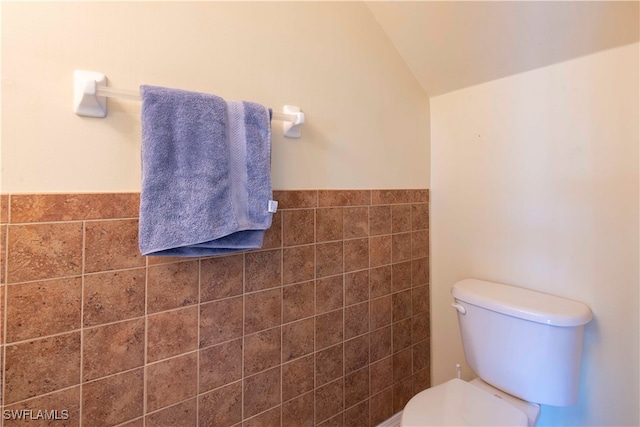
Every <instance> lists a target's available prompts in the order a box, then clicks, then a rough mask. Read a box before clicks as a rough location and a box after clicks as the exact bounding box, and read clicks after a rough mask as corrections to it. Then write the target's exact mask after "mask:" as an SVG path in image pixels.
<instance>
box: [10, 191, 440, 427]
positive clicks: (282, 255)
mask: <svg viewBox="0 0 640 427" xmlns="http://www.w3.org/2000/svg"><path fill="white" fill-rule="evenodd" d="M275 198H276V199H277V200H279V202H280V209H279V211H278V213H277V214H276V215H275V216H274V221H273V226H272V228H271V229H270V230H269V231H268V232H267V234H266V237H265V245H264V248H263V249H262V250H259V251H249V252H244V253H238V254H232V255H228V256H223V257H209V258H160V257H148V258H147V257H143V256H141V255H140V253H139V252H138V247H137V245H138V242H137V232H138V220H137V215H138V205H139V195H138V194H131V193H127V194H41V195H2V196H0V263H1V264H0V266H1V267H2V268H1V269H0V301H1V302H2V303H1V304H0V316H1V317H0V318H2V319H3V321H4V326H3V327H2V328H0V343H1V345H2V352H1V353H0V355H1V358H0V364H1V366H2V371H1V373H2V376H1V380H2V409H3V411H6V410H16V411H18V410H22V409H32V410H34V412H32V413H31V416H32V417H37V416H38V413H37V410H47V411H52V410H58V411H59V413H58V414H57V415H58V416H59V417H65V414H67V413H68V419H66V420H57V421H51V423H50V425H55V426H67V425H69V426H80V425H82V426H84V427H99V426H107V425H110V426H111V425H126V426H143V425H144V426H147V427H151V426H194V427H195V426H199V427H204V426H236V425H237V426H243V427H244V426H259V425H262V426H279V425H282V426H297V425H305V426H306V425H308V426H311V425H322V426H333V425H347V426H366V425H376V424H377V423H379V422H381V421H383V420H385V419H386V418H388V417H390V416H391V415H392V414H394V413H395V412H397V411H399V410H400V409H402V407H403V406H404V404H405V403H406V402H407V401H408V400H409V398H410V397H411V396H412V395H413V394H415V393H417V392H418V391H420V390H422V389H425V388H427V387H428V386H429V382H430V378H429V360H430V358H429V244H428V242H429V216H428V212H429V203H428V202H429V193H428V190H339V191H338V190H318V191H316V190H313V191H277V192H275ZM62 410H65V411H68V412H64V413H63V412H61V411H62ZM49 414H50V415H51V413H49ZM54 415H55V414H54ZM41 416H42V414H41ZM6 418H7V412H3V417H2V419H0V423H2V425H4V426H14V425H16V426H18V425H36V424H33V421H16V420H12V419H6ZM37 425H49V424H47V422H43V421H42V420H41V421H40V422H39V423H38V424H37Z"/></svg>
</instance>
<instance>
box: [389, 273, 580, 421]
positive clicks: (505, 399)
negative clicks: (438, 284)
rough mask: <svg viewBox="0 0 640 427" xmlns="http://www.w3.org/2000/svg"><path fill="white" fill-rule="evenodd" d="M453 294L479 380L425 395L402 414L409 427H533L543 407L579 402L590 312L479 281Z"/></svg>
mask: <svg viewBox="0 0 640 427" xmlns="http://www.w3.org/2000/svg"><path fill="white" fill-rule="evenodd" d="M451 294H452V295H453V298H454V300H455V302H454V303H453V307H454V308H455V309H456V310H457V311H458V322H459V324H460V332H461V335H462V344H463V347H464V354H465V358H466V361H467V364H468V365H469V367H470V368H471V369H472V370H473V371H474V372H475V373H476V374H477V375H478V377H479V378H476V379H474V380H473V381H471V382H466V381H462V380H460V379H457V378H455V379H452V380H449V381H447V382H445V383H444V384H440V385H438V386H436V387H432V388H430V389H427V390H424V391H422V392H420V393H418V394H417V395H415V396H414V397H413V398H412V399H411V400H410V401H409V403H407V405H406V406H405V408H404V410H403V412H402V419H401V422H400V425H401V426H402V427H409V426H421V427H422V426H445V425H453V426H534V425H535V423H536V421H537V419H538V415H539V414H540V404H543V405H552V406H570V405H574V404H575V403H576V402H577V399H578V379H579V373H580V358H581V354H582V336H583V333H584V325H586V324H587V323H589V322H590V321H591V318H592V315H591V310H590V309H589V307H587V306H586V305H585V304H583V303H581V302H577V301H573V300H568V299H565V298H561V297H557V296H553V295H549V294H544V293H540V292H535V291H532V290H528V289H523V288H517V287H514V286H507V285H502V284H498V283H492V282H485V281H482V280H476V279H466V280H462V281H460V282H458V283H456V284H455V285H454V286H453V289H452V290H451Z"/></svg>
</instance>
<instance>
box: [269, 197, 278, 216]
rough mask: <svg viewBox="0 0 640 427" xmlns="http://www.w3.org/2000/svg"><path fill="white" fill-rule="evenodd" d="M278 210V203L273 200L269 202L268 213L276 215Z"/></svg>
mask: <svg viewBox="0 0 640 427" xmlns="http://www.w3.org/2000/svg"><path fill="white" fill-rule="evenodd" d="M277 210H278V202H276V201H275V200H269V212H271V213H276V211H277Z"/></svg>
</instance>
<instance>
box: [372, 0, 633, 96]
mask: <svg viewBox="0 0 640 427" xmlns="http://www.w3.org/2000/svg"><path fill="white" fill-rule="evenodd" d="M639 4H640V3H639V2H637V1H629V2H614V1H466V2H464V1H406V2H405V1H381V2H378V1H371V2H367V6H368V7H369V9H370V10H371V12H372V13H373V15H374V16H375V18H376V19H377V21H378V22H379V23H380V25H381V26H382V28H383V30H384V31H385V32H386V33H387V35H388V37H389V39H390V40H391V42H392V43H393V44H394V45H395V47H396V49H397V50H398V52H399V53H400V55H401V56H402V57H403V59H404V60H405V62H406V63H407V65H408V66H409V68H410V69H411V70H412V72H413V73H414V75H415V76H416V78H417V79H418V81H419V82H420V84H421V85H422V87H423V89H424V90H425V92H426V93H427V94H428V95H429V96H436V95H439V94H443V93H446V92H450V91H453V90H456V89H461V88H464V87H467V86H471V85H475V84H479V83H483V82H487V81H490V80H495V79H498V78H501V77H506V76H509V75H513V74H517V73H521V72H524V71H528V70H532V69H535V68H539V67H543V66H546V65H551V64H555V63H558V62H562V61H566V60H569V59H572V58H576V57H579V56H582V55H587V54H591V53H594V52H597V51H600V50H604V49H609V48H613V47H616V46H621V45H624V44H629V43H634V42H637V41H638V40H639V38H640V36H639V34H640V31H639V21H640V12H639V11H640V8H639V7H638V6H639Z"/></svg>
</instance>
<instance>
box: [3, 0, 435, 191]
mask: <svg viewBox="0 0 640 427" xmlns="http://www.w3.org/2000/svg"><path fill="white" fill-rule="evenodd" d="M1 7H2V181H1V185H2V188H1V189H2V191H3V192H13V193H15V192H63V191H64V192H68V191H137V190H139V188H140V154H139V152H140V118H139V115H140V105H139V103H135V102H130V101H121V100H110V101H109V104H110V105H109V115H108V117H107V118H106V119H92V118H81V117H78V116H76V115H75V114H73V112H72V108H71V106H72V73H73V70H74V69H86V70H92V71H99V72H102V73H105V74H106V75H107V78H108V79H109V82H110V83H109V85H110V86H113V87H117V88H122V89H135V88H137V87H138V86H139V85H141V84H154V85H161V86H167V87H178V88H183V89H189V90H195V91H203V92H209V93H215V94H218V95H220V96H222V97H225V98H227V99H233V100H241V99H244V100H251V101H255V102H260V103H262V104H264V105H267V106H270V107H274V108H276V109H280V108H281V106H282V105H284V104H294V105H299V106H300V107H301V108H302V110H303V111H304V112H305V114H306V118H307V123H306V124H305V125H304V127H303V129H302V134H303V137H302V138H301V139H285V138H283V136H282V135H281V132H280V127H281V124H280V123H278V122H276V123H274V125H273V129H274V132H273V133H274V137H273V173H272V176H273V185H274V188H279V189H305V188H425V187H428V186H429V164H430V162H429V100H428V98H427V96H426V95H425V94H424V93H423V91H422V90H421V88H420V85H419V84H418V83H417V82H416V80H415V78H414V77H413V75H412V74H411V73H410V71H409V70H408V69H407V67H406V65H405V64H404V62H403V61H402V60H401V58H400V57H399V55H398V54H397V52H396V51H395V49H394V48H393V46H392V45H391V43H390V42H389V41H388V39H387V38H386V36H385V34H384V32H383V31H382V30H381V29H380V27H379V25H378V24H377V22H376V21H375V19H374V18H373V16H372V15H371V13H370V12H369V10H368V9H367V7H366V6H365V5H364V4H361V3H354V2H342V3H340V2H331V3H286V2H283V3H277V2H259V3H244V2H243V3H231V2H215V3H214V2H190V3H184V2H158V3H155V2H138V3H124V2H87V3H81V2H78V3H71V2H42V3H31V2H25V3H21V2H13V3H6V2H3V3H2V5H1Z"/></svg>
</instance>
